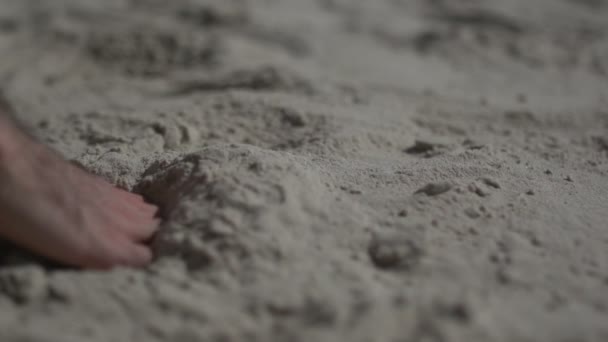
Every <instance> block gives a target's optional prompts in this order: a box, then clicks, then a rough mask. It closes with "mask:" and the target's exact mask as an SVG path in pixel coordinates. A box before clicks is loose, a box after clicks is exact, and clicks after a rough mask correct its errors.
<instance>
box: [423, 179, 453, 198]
mask: <svg viewBox="0 0 608 342" xmlns="http://www.w3.org/2000/svg"><path fill="white" fill-rule="evenodd" d="M450 189H452V184H450V183H448V182H439V183H429V184H427V185H425V186H423V187H422V188H420V189H418V190H417V191H416V192H415V193H416V194H418V193H423V194H425V195H427V196H437V195H441V194H443V193H445V192H448V191H450Z"/></svg>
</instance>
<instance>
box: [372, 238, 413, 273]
mask: <svg viewBox="0 0 608 342" xmlns="http://www.w3.org/2000/svg"><path fill="white" fill-rule="evenodd" d="M368 253H369V256H370V259H371V260H372V262H373V263H374V265H376V266H377V267H378V268H382V269H406V270H409V269H411V268H413V267H414V266H416V265H417V264H418V263H419V261H420V258H421V257H422V250H421V249H420V248H419V247H418V246H417V245H416V244H415V243H414V242H413V241H411V240H409V239H406V238H403V237H394V236H392V237H377V236H376V237H374V238H373V240H372V241H371V243H370V245H369V248H368Z"/></svg>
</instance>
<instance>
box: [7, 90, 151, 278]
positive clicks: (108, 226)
mask: <svg viewBox="0 0 608 342" xmlns="http://www.w3.org/2000/svg"><path fill="white" fill-rule="evenodd" d="M1 102H2V101H0V238H2V239H6V240H9V241H11V242H13V243H14V244H16V245H18V246H21V247H23V248H25V249H28V250H30V251H31V252H33V253H35V254H38V255H40V256H44V257H47V258H49V259H52V260H54V261H57V262H60V263H63V264H66V265H70V266H76V267H84V268H94V269H109V268H113V267H116V266H131V267H141V266H144V265H146V264H148V263H149V262H150V261H151V259H152V253H151V251H150V249H149V247H148V246H146V244H145V242H146V241H147V240H149V239H150V237H151V236H152V235H153V234H154V233H155V231H156V230H157V228H158V225H159V220H158V219H157V218H155V214H156V212H157V208H156V206H154V205H150V204H148V203H146V202H145V201H144V199H143V198H142V197H141V196H139V195H136V194H132V193H129V192H127V191H124V190H121V189H118V188H116V187H114V186H113V185H111V184H110V183H108V182H106V181H104V180H103V179H101V178H99V177H97V176H94V175H91V174H89V173H87V172H85V171H83V170H82V169H80V168H79V167H77V166H75V165H73V164H71V163H69V162H67V161H65V160H64V159H63V158H61V157H60V156H59V154H57V153H56V152H54V151H53V150H51V149H50V148H48V147H46V146H44V145H42V144H40V143H38V142H36V141H35V140H34V139H32V138H30V137H29V136H28V135H27V134H25V133H24V132H23V131H22V130H21V129H19V128H18V127H17V125H15V124H14V122H13V120H12V119H11V118H10V117H9V113H8V111H9V109H8V108H3V106H2V103H1Z"/></svg>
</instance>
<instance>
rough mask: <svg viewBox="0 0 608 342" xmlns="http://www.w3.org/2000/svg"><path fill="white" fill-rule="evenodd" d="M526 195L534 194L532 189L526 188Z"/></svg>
mask: <svg viewBox="0 0 608 342" xmlns="http://www.w3.org/2000/svg"><path fill="white" fill-rule="evenodd" d="M526 195H529V196H532V195H534V190H528V191H526Z"/></svg>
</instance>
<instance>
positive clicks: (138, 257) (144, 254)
mask: <svg viewBox="0 0 608 342" xmlns="http://www.w3.org/2000/svg"><path fill="white" fill-rule="evenodd" d="M131 255H132V256H131V260H130V261H131V262H130V263H129V266H134V267H142V266H146V265H148V264H149V263H150V262H151V261H152V257H153V255H152V251H151V250H150V248H149V247H147V246H144V245H140V244H133V245H132V247H131Z"/></svg>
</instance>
